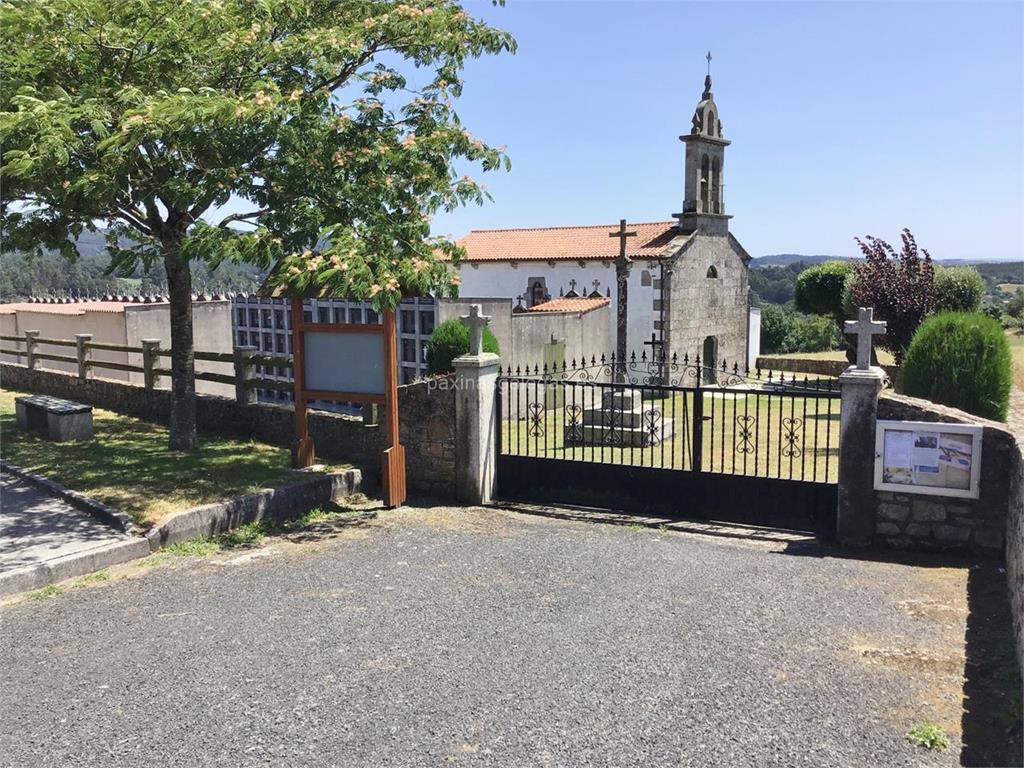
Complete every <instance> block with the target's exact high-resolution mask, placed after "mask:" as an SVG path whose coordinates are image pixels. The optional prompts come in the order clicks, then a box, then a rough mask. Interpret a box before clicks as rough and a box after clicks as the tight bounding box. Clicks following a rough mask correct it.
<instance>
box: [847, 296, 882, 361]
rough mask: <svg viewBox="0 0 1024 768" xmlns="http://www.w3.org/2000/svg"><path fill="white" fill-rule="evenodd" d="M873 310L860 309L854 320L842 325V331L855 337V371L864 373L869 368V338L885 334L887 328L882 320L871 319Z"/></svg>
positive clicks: (867, 308)
mask: <svg viewBox="0 0 1024 768" xmlns="http://www.w3.org/2000/svg"><path fill="white" fill-rule="evenodd" d="M874 312H875V310H874V308H872V307H861V308H860V310H859V311H858V312H857V319H856V320H847V321H846V322H845V323H843V330H844V332H846V333H849V334H856V335H857V369H858V370H861V371H866V370H867V369H868V368H870V367H871V345H872V341H871V337H872V336H878V335H879V334H882V333H885V329H886V327H887V325H886V323H885V322H884V321H882V320H875V319H873V315H874Z"/></svg>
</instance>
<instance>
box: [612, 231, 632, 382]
mask: <svg viewBox="0 0 1024 768" xmlns="http://www.w3.org/2000/svg"><path fill="white" fill-rule="evenodd" d="M608 237H617V238H619V257H618V258H617V259H616V260H615V291H616V297H615V299H616V301H615V305H616V306H615V357H616V358H617V360H618V366H616V367H619V368H620V370H619V371H618V372H617V373H616V376H615V380H616V381H620V382H621V381H625V380H626V375H625V364H626V328H627V326H628V323H629V311H628V306H629V294H628V291H629V264H630V260H629V257H628V256H626V238H627V237H636V232H627V231H626V220H625V219H619V228H618V229H617V230H616V231H614V232H609V233H608Z"/></svg>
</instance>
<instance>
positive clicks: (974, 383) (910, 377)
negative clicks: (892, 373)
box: [900, 312, 1013, 421]
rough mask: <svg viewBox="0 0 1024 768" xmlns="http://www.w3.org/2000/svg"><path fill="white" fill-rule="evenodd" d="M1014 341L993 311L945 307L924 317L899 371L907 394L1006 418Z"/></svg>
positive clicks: (980, 413) (991, 417) (979, 413)
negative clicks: (940, 311) (996, 319)
mask: <svg viewBox="0 0 1024 768" xmlns="http://www.w3.org/2000/svg"><path fill="white" fill-rule="evenodd" d="M1012 365H1013V363H1012V360H1011V357H1010V345H1009V344H1008V343H1007V341H1006V334H1005V333H1004V332H1003V329H1002V328H1001V327H1000V325H999V323H998V322H996V321H995V320H993V319H992V318H991V317H989V316H988V315H984V314H980V313H967V312H942V313H940V314H938V315H933V316H932V317H930V318H928V319H927V320H925V321H924V322H923V323H922V324H921V326H920V327H919V328H918V329H917V332H916V333H915V334H914V338H913V339H912V340H911V342H910V346H909V347H908V348H907V354H906V357H905V358H904V360H903V367H902V370H901V372H900V382H901V389H902V390H903V392H904V393H906V394H908V395H913V396H914V397H923V398H925V399H927V400H931V401H933V402H936V403H942V404H943V405H950V406H953V407H954V408H959V409H960V410H963V411H967V412H968V413H973V414H974V415H976V416H983V417H984V418H987V419H996V420H998V421H1006V413H1007V410H1008V409H1009V404H1010V386H1011V384H1012V379H1013V369H1012Z"/></svg>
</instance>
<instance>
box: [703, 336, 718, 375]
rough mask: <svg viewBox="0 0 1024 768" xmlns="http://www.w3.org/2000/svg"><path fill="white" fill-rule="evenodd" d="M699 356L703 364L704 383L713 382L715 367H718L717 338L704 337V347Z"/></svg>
mask: <svg viewBox="0 0 1024 768" xmlns="http://www.w3.org/2000/svg"><path fill="white" fill-rule="evenodd" d="M700 356H701V361H702V363H701V364H702V365H703V366H704V375H703V381H704V383H705V384H714V383H715V368H717V367H718V339H716V338H715V337H714V336H708V337H707V338H706V339H704V349H703V351H702V352H701V355H700Z"/></svg>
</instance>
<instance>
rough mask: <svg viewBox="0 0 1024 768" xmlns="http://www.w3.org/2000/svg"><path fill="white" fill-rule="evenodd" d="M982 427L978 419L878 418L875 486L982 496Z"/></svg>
mask: <svg viewBox="0 0 1024 768" xmlns="http://www.w3.org/2000/svg"><path fill="white" fill-rule="evenodd" d="M982 432H983V427H981V426H978V425H975V424H938V423H934V422H926V421H879V422H878V427H877V429H876V432H875V434H876V437H875V488H876V489H877V490H882V491H896V492H897V493H921V494H928V495H933V496H956V497H963V498H969V499H976V498H978V480H979V478H980V476H981V438H982Z"/></svg>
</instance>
